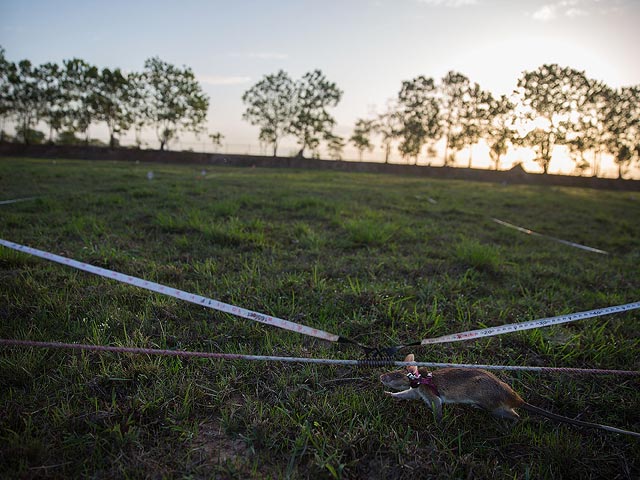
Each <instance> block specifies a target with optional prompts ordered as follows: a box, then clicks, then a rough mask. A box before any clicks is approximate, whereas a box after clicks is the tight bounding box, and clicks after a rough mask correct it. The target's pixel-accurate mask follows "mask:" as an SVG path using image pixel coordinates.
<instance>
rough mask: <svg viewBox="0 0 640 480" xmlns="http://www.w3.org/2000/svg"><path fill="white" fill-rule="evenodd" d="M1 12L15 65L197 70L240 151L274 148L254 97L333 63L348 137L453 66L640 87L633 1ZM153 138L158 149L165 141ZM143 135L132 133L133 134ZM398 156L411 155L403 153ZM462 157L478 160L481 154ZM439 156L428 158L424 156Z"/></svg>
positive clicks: (220, 126)
mask: <svg viewBox="0 0 640 480" xmlns="http://www.w3.org/2000/svg"><path fill="white" fill-rule="evenodd" d="M123 12H126V14H123ZM0 18H1V20H0V45H1V46H2V47H3V48H4V49H5V50H6V55H7V58H8V59H9V60H11V61H18V60H20V59H23V58H28V59H30V60H31V61H32V62H34V63H41V62H47V61H53V62H60V61H61V60H62V59H65V58H73V57H78V58H83V59H86V60H87V61H89V62H91V63H93V64H96V65H99V66H101V67H119V68H122V69H123V70H125V71H136V70H140V68H141V67H142V65H143V63H144V60H145V59H146V58H149V57H151V56H154V55H158V56H159V57H160V58H162V59H164V60H166V61H168V62H171V63H174V64H176V65H188V66H190V67H191V68H192V69H193V70H194V72H195V74H196V77H197V78H198V79H199V81H200V82H201V84H202V86H203V89H204V91H205V92H206V93H207V94H208V95H209V96H210V98H211V108H210V112H209V115H208V125H207V126H208V129H209V131H212V132H215V131H218V132H221V133H222V134H223V135H224V137H225V144H226V148H227V149H228V150H229V151H238V153H242V152H243V151H245V150H246V151H247V153H259V152H261V151H262V150H261V149H262V147H261V146H260V145H259V142H258V138H257V137H258V133H257V129H256V127H253V126H251V125H249V124H248V123H247V122H245V121H243V120H242V113H243V111H244V105H243V104H242V101H241V97H242V94H243V93H244V92H245V91H246V90H247V89H248V88H249V87H250V86H251V85H252V84H254V83H255V82H257V81H258V80H259V79H260V78H262V77H263V76H264V75H266V74H270V73H274V72H276V71H278V70H279V69H283V70H285V71H287V72H288V73H290V74H291V75H292V76H293V77H299V76H300V75H302V74H303V73H304V72H307V71H310V70H312V69H315V68H320V69H321V70H322V71H323V72H324V73H325V74H326V75H327V77H328V78H329V79H331V80H332V81H334V82H336V84H337V85H338V86H339V88H340V89H341V90H342V91H343V92H344V94H343V97H342V99H341V101H340V103H339V105H338V106H337V107H336V108H335V109H334V110H333V112H332V113H333V114H334V115H335V118H336V121H337V125H336V127H335V133H336V134H337V135H340V136H342V137H343V138H347V139H348V138H349V136H350V135H351V133H352V129H353V126H354V123H355V121H356V120H357V119H358V118H364V117H367V116H368V115H369V114H370V113H371V112H381V111H382V110H383V109H384V105H385V104H386V102H387V101H388V100H389V99H391V98H394V97H395V96H396V95H397V93H398V90H399V88H400V85H401V82H402V81H403V80H408V79H411V78H415V77H416V76H418V75H425V76H428V77H432V78H434V79H436V80H439V79H441V78H442V77H443V76H444V75H445V74H446V73H447V72H448V71H451V70H453V71H457V72H461V73H463V74H464V75H466V76H467V77H468V78H469V79H470V80H471V82H478V83H479V84H480V86H481V87H482V88H483V89H486V90H489V91H490V92H492V93H493V95H495V96H499V95H502V94H506V95H510V94H511V93H512V92H513V90H514V89H515V88H516V86H517V82H518V79H519V78H520V76H521V74H522V72H523V71H526V70H529V71H530V70H533V69H535V68H537V67H539V66H540V65H542V64H548V63H557V64H559V65H561V66H567V67H572V68H575V69H577V70H581V71H585V72H586V74H587V76H589V77H590V78H593V79H597V80H602V81H604V82H606V83H607V84H608V85H609V86H611V87H612V88H618V87H621V86H627V85H637V84H639V83H640V62H638V61H637V52H636V51H635V50H636V46H637V45H640V30H639V29H638V28H637V25H638V23H639V21H640V3H639V2H636V1H632V0H611V1H607V2H601V1H596V0H572V1H570V2H567V1H559V0H555V1H554V0H551V1H549V0H545V1H538V0H529V1H522V2H509V1H505V0H469V1H426V0H403V1H393V0H354V1H350V2H341V1H326V2H316V1H311V0H306V1H299V2H298V1H281V2H259V1H247V2H219V1H214V2H204V1H188V2H183V3H180V5H178V4H175V3H173V2H150V1H140V2H135V3H131V2H123V1H115V2H110V3H108V4H107V3H91V4H88V3H86V2H78V1H71V0H69V1H63V2H55V4H53V3H51V4H49V3H46V2H45V3H42V2H35V1H16V0H8V1H4V2H2V7H0ZM88 19H91V21H87V20H88ZM91 133H92V135H94V136H97V137H104V135H105V131H104V129H103V128H102V127H92V132H91ZM147 136H148V142H149V143H150V144H151V143H152V142H153V141H154V140H153V136H152V135H150V134H149V133H147ZM132 138H133V134H132V133H129V134H126V135H124V136H123V141H124V142H125V143H126V142H127V141H131V140H132ZM176 147H178V148H191V149H202V148H205V147H206V145H205V141H204V140H202V138H195V137H193V136H191V135H182V136H181V137H180V142H179V144H177V145H176ZM282 149H283V153H286V154H289V153H291V152H293V151H295V149H296V146H295V141H294V139H293V138H287V139H284V141H283V143H282ZM344 153H345V157H346V158H348V159H355V158H357V153H356V151H355V149H354V148H353V146H352V145H350V144H348V145H347V146H346V147H345V150H344ZM393 155H394V158H395V160H396V161H400V159H399V156H398V154H397V152H394V153H393ZM530 156H531V155H530V154H529V152H526V151H523V150H522V149H516V150H513V151H510V152H509V153H508V154H507V155H505V156H504V158H503V159H502V161H501V166H502V167H503V168H509V167H510V166H511V165H513V163H514V162H522V163H523V164H524V165H525V168H527V169H530V170H532V171H537V169H538V167H537V165H536V164H535V163H532V161H531V160H530V158H529V157H530ZM459 157H460V160H459V163H460V164H465V163H466V162H465V161H463V159H464V158H466V157H468V152H467V153H465V152H464V151H462V152H460V154H459ZM383 158H384V155H383V152H382V149H381V148H380V147H379V146H376V148H375V149H374V151H373V152H370V153H369V152H367V153H366V155H365V159H368V160H371V161H381V160H383ZM440 160H441V159H440ZM426 161H427V158H426V157H424V156H423V158H422V159H421V162H422V163H424V162H426ZM434 163H437V159H436V161H434ZM607 164H608V162H607V161H606V159H604V160H603V163H602V165H603V169H604V171H607V172H609V168H608V167H606V165H607ZM473 165H474V166H477V167H484V166H485V165H486V166H491V162H490V161H489V158H488V157H487V155H486V148H484V147H483V146H482V145H481V144H479V145H477V146H475V147H474V148H473ZM552 170H553V171H562V172H567V173H568V172H571V171H573V170H574V163H573V162H571V161H570V159H569V158H568V156H567V154H566V152H563V151H562V149H557V150H556V151H554V158H553V162H552ZM613 173H615V172H612V174H613ZM634 175H636V174H634ZM638 178H640V177H638Z"/></svg>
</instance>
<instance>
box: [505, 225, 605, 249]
mask: <svg viewBox="0 0 640 480" xmlns="http://www.w3.org/2000/svg"><path fill="white" fill-rule="evenodd" d="M492 220H493V221H494V222H496V223H498V224H500V225H504V226H505V227H509V228H513V229H514V230H518V231H519V232H522V233H526V234H527V235H535V236H537V237H544V238H548V239H549V240H553V241H555V242H559V243H562V244H564V245H569V246H570V247H575V248H580V249H582V250H586V251H588V252H593V253H600V254H602V255H609V252H605V251H604V250H600V249H597V248H593V247H587V246H586V245H580V244H579V243H575V242H570V241H568V240H562V239H561V238H556V237H552V236H551V235H544V234H542V233H538V232H534V231H533V230H529V229H528V228H523V227H518V226H517V225H514V224H512V223H509V222H505V221H503V220H498V219H497V218H492Z"/></svg>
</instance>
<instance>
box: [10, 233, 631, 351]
mask: <svg viewBox="0 0 640 480" xmlns="http://www.w3.org/2000/svg"><path fill="white" fill-rule="evenodd" d="M0 245H4V246H5V247H8V248H11V249H13V250H17V251H19V252H23V253H28V254H30V255H35V256H37V257H41V258H44V259H46V260H51V261H53V262H57V263H61V264H63V265H68V266H70V267H73V268H77V269H79V270H83V271H85V272H89V273H93V274H96V275H100V276H101V277H105V278H110V279H113V280H116V281H118V282H122V283H126V284H129V285H133V286H136V287H140V288H144V289H146V290H150V291H152V292H156V293H161V294H163V295H168V296H170V297H174V298H178V299H180V300H184V301H187V302H191V303H195V304H197V305H201V306H204V307H208V308H211V309H214V310H219V311H221V312H225V313H230V314H231V315H236V316H238V317H242V318H247V319H249V320H253V321H256V322H260V323H264V324H267V325H272V326H275V327H279V328H282V329H285V330H290V331H293V332H298V333H301V334H304V335H309V336H312V337H316V338H321V339H323V340H328V341H330V342H336V341H342V340H343V337H341V336H339V335H335V334H333V333H329V332H325V331H324V330H320V329H317V328H312V327H308V326H305V325H300V324H298V323H294V322H290V321H288V320H283V319H281V318H278V317H273V316H270V315H265V314H263V313H258V312H254V311H252V310H247V309H245V308H241V307H236V306H235V305H230V304H228V303H223V302H220V301H218V300H213V299H211V298H207V297H203V296H201V295H196V294H194V293H189V292H185V291H184V290H178V289H176V288H173V287H168V286H165V285H162V284H159V283H155V282H150V281H148V280H144V279H142V278H138V277H133V276H131V275H125V274H122V273H118V272H115V271H113V270H107V269H106V268H101V267H96V266H94V265H90V264H88V263H83V262H79V261H77V260H73V259H71V258H67V257H63V256H60V255H56V254H53V253H49V252H45V251H43V250H38V249H35V248H31V247H27V246H25V245H20V244H18V243H13V242H9V241H7V240H3V239H0ZM637 308H640V302H635V303H628V304H626V305H617V306H613V307H605V308H599V309H596V310H589V311H586V312H578V313H572V314H568V315H560V316H557V317H550V318H542V319H538V320H531V321H529V322H523V323H515V324H509V325H501V326H498V327H490V328H484V329H480V330H470V331H467V332H461V333H454V334H451V335H445V336H442V337H436V338H425V339H424V340H421V341H420V342H419V343H420V344H421V345H429V344H434V343H447V342H458V341H462V340H470V339H474V338H482V337H491V336H494V335H502V334H503V333H511V332H518V331H521V330H529V329H532V328H541V327H548V326H550V325H558V324H561V323H567V322H574V321H576V320H583V319H585V318H592V317H599V316H602V315H609V314H612V313H618V312H626V311H628V310H634V309H637ZM417 344H418V342H416V345H417Z"/></svg>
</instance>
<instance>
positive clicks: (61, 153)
mask: <svg viewBox="0 0 640 480" xmlns="http://www.w3.org/2000/svg"><path fill="white" fill-rule="evenodd" d="M0 156H4V157H35V158H67V159H78V160H116V161H125V162H136V161H139V162H148V163H176V164H193V165H200V166H205V165H211V166H214V165H215V166H234V167H264V168H301V169H318V170H339V171H345V172H371V173H389V174H401V175H415V176H421V177H432V178H447V179H459V180H475V181H484V182H496V183H518V184H530V185H562V186H572V187H587V188H599V189H608V190H628V191H640V181H639V180H623V179H611V178H596V177H578V176H569V175H551V174H546V175H545V174H537V173H528V172H526V171H524V170H523V169H522V167H521V166H519V165H517V166H515V167H514V168H512V169H511V170H503V171H495V170H481V169H475V168H458V167H433V166H421V165H400V164H388V163H377V162H347V161H340V160H319V159H312V158H301V157H270V156H259V155H238V154H226V153H198V152H175V151H169V152H167V151H164V152H161V151H158V150H144V149H137V148H107V147H98V146H90V145H87V146H84V145H83V146H77V145H68V146H67V145H22V144H17V143H0Z"/></svg>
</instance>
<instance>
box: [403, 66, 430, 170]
mask: <svg viewBox="0 0 640 480" xmlns="http://www.w3.org/2000/svg"><path fill="white" fill-rule="evenodd" d="M398 111H399V116H400V121H401V124H402V126H401V128H400V133H399V135H400V136H401V138H402V141H401V143H400V153H401V154H402V156H403V157H413V158H414V159H415V163H417V162H418V155H419V154H420V150H421V149H422V147H423V146H424V144H425V143H426V142H427V141H429V140H431V141H435V140H436V139H437V138H438V136H439V135H440V123H439V107H438V101H437V98H436V87H435V84H434V82H433V79H432V78H426V77H424V76H422V75H421V76H419V77H416V78H414V79H413V80H405V81H403V82H402V87H401V89H400V92H399V93H398Z"/></svg>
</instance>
